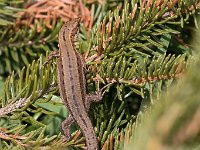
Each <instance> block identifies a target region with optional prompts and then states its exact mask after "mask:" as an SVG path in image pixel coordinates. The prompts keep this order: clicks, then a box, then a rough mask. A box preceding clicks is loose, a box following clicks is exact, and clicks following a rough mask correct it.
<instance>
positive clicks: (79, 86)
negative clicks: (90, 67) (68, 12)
mask: <svg viewBox="0 0 200 150" xmlns="http://www.w3.org/2000/svg"><path fill="white" fill-rule="evenodd" d="M79 22H80V19H74V20H71V21H68V22H66V23H65V24H64V25H63V26H62V28H61V30H60V32H59V60H58V83H59V90H60V94H61V98H62V100H63V102H64V104H65V105H66V106H67V108H68V110H69V112H70V115H69V117H68V118H67V119H66V120H64V121H63V123H62V129H63V131H64V134H65V140H66V141H68V140H69V139H70V132H69V127H70V125H71V124H72V123H73V122H75V123H77V124H78V125H79V126H80V128H81V130H82V132H83V134H84V136H85V138H86V145H87V149H88V150H98V149H99V148H98V140H97V136H96V134H95V131H94V128H93V126H92V122H91V120H90V118H89V116H88V111H89V108H90V103H91V101H99V100H101V99H102V96H101V94H97V95H96V96H91V95H90V96H89V95H86V87H85V86H86V85H85V75H84V62H83V61H82V57H81V55H80V54H79V52H78V51H77V50H76V48H75V44H74V42H75V39H76V35H77V34H78V30H79Z"/></svg>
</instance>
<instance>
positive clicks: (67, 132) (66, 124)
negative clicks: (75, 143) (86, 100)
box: [62, 115, 74, 142]
mask: <svg viewBox="0 0 200 150" xmlns="http://www.w3.org/2000/svg"><path fill="white" fill-rule="evenodd" d="M73 122H74V119H73V117H72V116H71V115H69V117H68V118H67V119H65V120H64V121H63V122H62V130H63V132H64V136H63V139H62V140H63V141H64V142H68V141H69V140H70V138H71V135H70V130H69V128H70V126H71V124H72V123H73Z"/></svg>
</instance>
